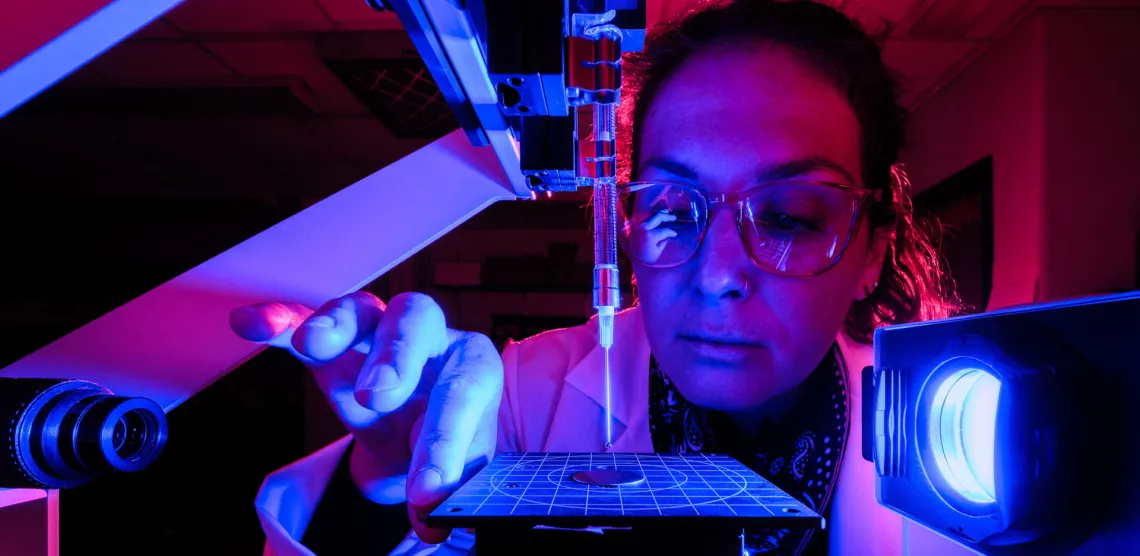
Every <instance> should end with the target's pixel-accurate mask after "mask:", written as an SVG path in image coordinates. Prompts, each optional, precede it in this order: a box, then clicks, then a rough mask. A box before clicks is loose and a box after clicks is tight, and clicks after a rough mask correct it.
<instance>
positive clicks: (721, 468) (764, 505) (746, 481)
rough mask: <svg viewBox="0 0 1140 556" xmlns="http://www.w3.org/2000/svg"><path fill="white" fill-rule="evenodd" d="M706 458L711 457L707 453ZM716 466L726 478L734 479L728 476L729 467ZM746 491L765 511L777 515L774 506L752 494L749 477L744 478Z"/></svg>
mask: <svg viewBox="0 0 1140 556" xmlns="http://www.w3.org/2000/svg"><path fill="white" fill-rule="evenodd" d="M702 455H704V454H702ZM705 459H706V460H708V459H709V457H708V456H707V455H705ZM709 461H710V463H711V460H709ZM716 468H717V469H719V470H720V472H721V474H723V475H724V478H725V479H728V480H729V481H731V480H732V477H729V476H728V470H727V469H725V468H723V467H721V466H719V465H718V466H716ZM744 492H745V493H746V494H748V496H749V497H750V498H752V500H753V501H754V502H756V504H758V505H759V506H760V507H761V508H764V511H766V512H768V513H770V514H772V515H776V512H773V511H772V508H769V507H768V505H767V504H765V503H763V502H761V501H760V499H759V498H757V497H756V495H755V494H752V493H751V492H750V491H749V490H748V478H745V479H744Z"/></svg>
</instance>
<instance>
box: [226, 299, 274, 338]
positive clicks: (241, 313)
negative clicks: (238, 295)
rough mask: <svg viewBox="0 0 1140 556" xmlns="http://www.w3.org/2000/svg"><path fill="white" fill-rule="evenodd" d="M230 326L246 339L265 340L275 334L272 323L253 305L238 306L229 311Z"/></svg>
mask: <svg viewBox="0 0 1140 556" xmlns="http://www.w3.org/2000/svg"><path fill="white" fill-rule="evenodd" d="M230 326H231V327H232V328H233V329H234V330H235V331H237V332H238V334H239V335H240V336H242V337H243V338H245V339H246V340H250V341H253V342H266V341H269V340H271V339H273V337H274V336H275V335H276V331H275V330H274V328H273V323H271V322H269V321H268V320H267V319H266V318H265V316H264V315H262V314H261V312H260V311H258V310H257V309H256V308H254V307H249V306H245V307H238V308H236V309H234V310H232V311H230Z"/></svg>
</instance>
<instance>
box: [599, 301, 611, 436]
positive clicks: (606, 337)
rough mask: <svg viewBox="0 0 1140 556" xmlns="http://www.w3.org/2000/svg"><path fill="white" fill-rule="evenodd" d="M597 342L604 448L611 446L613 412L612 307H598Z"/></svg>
mask: <svg viewBox="0 0 1140 556" xmlns="http://www.w3.org/2000/svg"><path fill="white" fill-rule="evenodd" d="M598 344H599V345H601V347H602V353H603V357H604V358H605V363H604V364H605V381H606V448H609V447H610V446H613V440H614V437H613V414H612V413H611V409H610V408H611V407H612V404H611V403H610V347H612V346H613V345H614V308H613V307H607V306H602V307H598Z"/></svg>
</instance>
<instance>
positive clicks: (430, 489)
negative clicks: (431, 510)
mask: <svg viewBox="0 0 1140 556" xmlns="http://www.w3.org/2000/svg"><path fill="white" fill-rule="evenodd" d="M441 488H443V475H442V474H441V473H440V472H439V469H436V468H435V467H434V466H428V467H425V468H423V469H420V470H419V471H417V472H416V474H415V475H412V479H411V486H410V487H409V488H408V503H409V504H412V505H414V506H420V505H426V504H431V503H432V502H433V501H434V498H435V497H437V496H439V490H440V489H441Z"/></svg>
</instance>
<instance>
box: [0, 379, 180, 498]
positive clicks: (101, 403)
mask: <svg viewBox="0 0 1140 556" xmlns="http://www.w3.org/2000/svg"><path fill="white" fill-rule="evenodd" d="M0 419H3V422H4V423H5V424H7V428H8V429H9V430H8V434H7V435H5V437H4V439H3V440H4V443H3V446H2V448H3V450H2V452H0V488H54V489H60V488H70V487H74V486H78V485H81V484H84V483H87V482H89V481H91V480H92V479H94V478H95V477H97V476H99V475H100V474H103V473H108V472H115V471H120V472H135V471H141V470H143V469H145V468H147V467H149V466H150V465H151V464H152V463H154V461H155V460H156V459H158V457H159V455H160V454H161V453H162V450H163V448H164V447H165V445H166V437H167V423H166V414H165V413H164V412H163V410H162V408H161V407H159V405H158V404H156V403H155V402H153V401H151V400H149V399H146V398H132V397H125V396H116V395H114V394H113V393H112V392H111V391H109V390H107V389H106V388H103V387H102V386H99V385H97V384H94V383H92V382H87V381H82V380H67V379H23V378H21V379H14V378H0Z"/></svg>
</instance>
